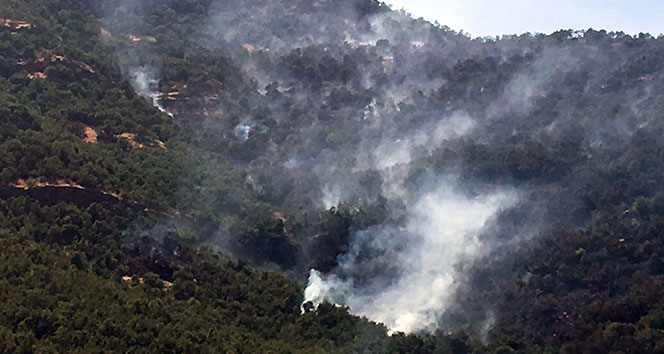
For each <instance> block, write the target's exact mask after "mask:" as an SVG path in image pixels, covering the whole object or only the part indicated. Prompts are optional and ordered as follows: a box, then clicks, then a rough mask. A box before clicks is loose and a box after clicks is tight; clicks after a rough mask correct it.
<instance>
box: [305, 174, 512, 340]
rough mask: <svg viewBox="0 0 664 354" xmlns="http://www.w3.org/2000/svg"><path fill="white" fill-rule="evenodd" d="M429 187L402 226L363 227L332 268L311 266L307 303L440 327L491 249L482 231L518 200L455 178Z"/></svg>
mask: <svg viewBox="0 0 664 354" xmlns="http://www.w3.org/2000/svg"><path fill="white" fill-rule="evenodd" d="M423 189H424V190H423V191H422V192H421V195H420V196H419V197H418V198H415V199H414V200H412V205H409V207H408V215H407V218H406V221H405V223H404V224H403V225H380V226H377V227H372V228H370V229H367V230H363V231H358V232H356V233H355V234H354V235H353V239H352V241H351V243H350V249H349V251H348V252H347V253H346V254H344V255H343V256H342V257H341V258H340V262H339V266H338V268H337V269H336V270H335V271H334V272H333V273H332V274H330V275H327V276H326V277H322V276H321V274H320V273H319V272H317V271H316V270H312V271H311V274H310V277H309V283H308V286H307V289H306V291H305V299H304V301H305V303H306V302H309V301H310V302H312V303H313V304H314V305H318V304H319V303H320V302H322V301H324V300H328V301H331V302H335V303H340V304H343V305H346V306H349V307H350V309H351V311H353V313H356V314H359V315H363V316H367V317H368V318H370V319H372V320H375V321H380V322H383V323H384V324H385V325H386V326H387V327H388V328H390V329H391V330H392V331H403V332H413V331H421V330H432V329H435V328H436V326H437V321H438V319H439V318H440V316H441V315H442V313H443V312H444V311H445V308H446V307H447V306H448V305H449V302H450V298H451V295H452V294H453V293H454V291H455V288H456V287H457V286H459V280H460V275H461V274H463V273H464V269H465V267H467V266H468V265H469V264H471V263H472V261H473V260H475V259H476V258H477V257H478V256H480V255H484V254H487V252H488V249H487V246H488V245H487V244H485V243H483V242H482V239H481V236H482V233H483V232H484V231H485V230H487V229H488V228H490V227H491V226H492V225H493V223H494V222H495V216H496V214H497V213H499V212H500V211H502V210H504V209H505V208H509V207H510V206H511V205H513V204H514V203H516V200H517V198H516V194H515V192H514V191H512V190H510V189H505V190H498V191H492V192H489V193H488V194H479V195H467V194H463V193H462V192H460V190H461V189H462V188H461V187H460V186H459V185H458V181H455V180H454V179H452V178H451V177H448V178H442V179H440V180H437V181H435V182H433V181H432V182H431V183H429V184H428V185H426V186H425V187H423ZM461 278H465V276H462V277H461Z"/></svg>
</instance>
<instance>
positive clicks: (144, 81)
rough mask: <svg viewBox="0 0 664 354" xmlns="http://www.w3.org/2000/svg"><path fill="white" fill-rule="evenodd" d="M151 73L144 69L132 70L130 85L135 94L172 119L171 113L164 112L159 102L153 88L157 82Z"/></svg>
mask: <svg viewBox="0 0 664 354" xmlns="http://www.w3.org/2000/svg"><path fill="white" fill-rule="evenodd" d="M151 72H152V70H150V69H148V68H144V67H141V68H137V69H134V70H132V72H131V85H132V87H133V88H134V90H136V93H138V94H139V95H141V96H143V97H145V98H147V99H149V100H150V101H151V102H152V105H153V106H155V107H157V109H159V110H160V111H162V112H164V113H166V114H168V115H169V116H171V117H172V116H173V113H171V112H169V111H168V110H166V108H164V106H162V105H161V103H160V102H159V91H158V90H156V88H155V87H156V86H157V85H158V84H159V81H158V80H157V79H155V77H154V75H153V74H152V73H151Z"/></svg>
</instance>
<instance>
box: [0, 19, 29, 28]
mask: <svg viewBox="0 0 664 354" xmlns="http://www.w3.org/2000/svg"><path fill="white" fill-rule="evenodd" d="M0 25H2V26H4V27H7V28H9V29H12V30H22V29H29V28H32V24H31V23H29V22H26V21H17V20H12V19H9V18H0Z"/></svg>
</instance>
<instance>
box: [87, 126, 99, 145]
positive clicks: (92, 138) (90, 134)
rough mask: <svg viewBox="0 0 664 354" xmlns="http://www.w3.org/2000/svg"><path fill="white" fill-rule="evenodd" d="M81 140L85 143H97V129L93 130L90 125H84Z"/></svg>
mask: <svg viewBox="0 0 664 354" xmlns="http://www.w3.org/2000/svg"><path fill="white" fill-rule="evenodd" d="M83 134H84V136H83V141H85V142H86V143H90V144H96V143H97V136H98V134H97V131H96V130H94V128H92V127H85V132H84V133H83Z"/></svg>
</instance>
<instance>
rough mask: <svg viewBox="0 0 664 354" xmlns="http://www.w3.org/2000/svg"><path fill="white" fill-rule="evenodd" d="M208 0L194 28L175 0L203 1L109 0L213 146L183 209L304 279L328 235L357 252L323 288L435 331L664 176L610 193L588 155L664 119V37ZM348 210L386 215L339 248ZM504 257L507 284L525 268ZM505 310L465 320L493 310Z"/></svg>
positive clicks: (129, 49) (110, 19) (204, 153)
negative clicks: (321, 223)
mask: <svg viewBox="0 0 664 354" xmlns="http://www.w3.org/2000/svg"><path fill="white" fill-rule="evenodd" d="M204 3H205V4H206V5H205V7H204V8H203V7H200V8H198V7H195V8H191V9H189V8H187V9H186V11H184V12H186V13H188V14H189V15H190V16H192V17H193V18H195V19H196V22H195V25H192V26H191V27H190V28H187V31H186V32H177V30H180V31H182V27H175V26H171V25H170V24H173V23H177V21H178V17H177V16H176V15H175V14H174V13H172V12H169V11H168V6H184V7H186V5H177V4H175V3H174V2H169V1H153V2H141V3H140V4H134V3H133V2H125V3H115V4H109V3H107V4H104V5H103V7H104V11H106V13H107V14H108V16H107V20H106V23H105V25H104V26H105V30H108V31H109V32H110V33H112V36H113V39H112V41H115V42H116V43H115V45H116V46H117V47H118V48H119V49H118V52H119V56H120V57H121V58H123V59H121V65H122V66H123V68H124V70H125V72H126V73H127V75H128V78H129V79H130V80H131V81H132V83H133V85H134V89H135V90H136V91H137V92H138V93H139V94H141V95H143V96H149V97H153V98H154V97H157V96H156V95H155V94H156V93H161V95H159V96H158V98H157V99H155V104H156V105H158V107H160V109H162V110H167V111H168V112H172V113H173V114H174V119H176V120H177V121H178V124H179V125H180V126H181V129H182V130H183V131H184V132H185V133H186V134H189V139H191V141H192V142H193V143H194V145H195V146H196V147H197V149H199V150H197V152H196V153H195V154H192V157H191V159H190V161H188V162H187V163H188V164H189V165H190V166H191V168H189V169H188V171H189V172H190V173H191V176H185V180H187V181H188V182H183V183H185V184H184V185H183V189H186V190H187V191H188V193H191V192H190V190H196V193H199V194H197V197H189V198H185V197H183V200H182V201H181V208H182V211H183V214H189V215H194V216H196V217H198V218H199V219H202V220H204V221H205V223H204V225H206V227H207V228H208V229H206V230H207V231H209V233H210V234H212V235H216V238H215V237H212V238H211V240H210V241H211V242H213V243H215V242H216V243H218V244H223V245H224V247H228V248H229V249H230V250H231V251H232V252H235V253H236V254H238V255H240V256H246V257H248V258H252V257H253V259H254V260H255V261H257V262H259V263H261V262H262V261H264V263H262V264H263V265H266V264H267V266H269V267H272V266H273V267H274V268H283V269H287V270H288V271H289V272H290V273H289V274H291V275H293V276H295V277H299V278H300V279H302V277H303V276H306V274H307V272H308V271H309V268H310V266H312V265H314V266H315V265H316V264H317V263H316V262H315V260H316V257H318V254H316V252H318V251H316V250H317V249H319V248H324V247H323V246H325V245H326V244H327V243H325V242H328V241H329V243H331V244H334V246H335V247H336V248H338V249H339V250H340V251H339V252H337V253H339V255H338V257H337V258H336V263H337V264H336V265H334V266H331V267H327V268H328V269H326V271H328V272H326V274H324V273H321V272H318V271H312V272H311V273H310V277H309V286H308V288H307V290H306V292H305V302H307V301H311V302H313V303H314V304H316V303H319V302H320V301H323V300H324V299H328V300H330V301H333V302H336V303H339V304H344V305H347V306H350V308H351V310H352V311H354V312H356V313H358V314H362V315H366V316H367V317H369V318H370V319H372V320H376V321H382V322H384V323H385V324H386V325H387V326H388V327H390V328H391V329H393V330H395V331H407V332H410V331H418V330H433V329H436V328H438V327H439V326H440V323H439V319H440V318H441V317H444V318H448V319H450V321H452V320H451V319H452V318H456V319H457V320H459V317H458V316H457V317H454V316H451V315H450V314H449V313H448V314H447V315H446V312H454V311H457V309H458V306H460V305H459V304H461V303H462V302H459V301H458V300H459V299H458V296H459V295H458V294H459V293H461V294H463V293H465V292H466V291H467V289H470V285H468V284H474V283H473V282H474V281H476V279H474V278H473V277H474V274H475V272H476V271H477V268H478V267H480V268H481V266H482V264H489V263H491V262H492V261H494V260H497V259H504V258H502V257H505V255H506V254H510V253H511V252H515V251H516V250H518V248H519V247H520V245H521V244H522V243H523V241H524V240H528V239H530V238H533V237H535V236H537V235H538V234H540V233H542V232H545V231H547V230H551V229H552V228H553V227H554V226H557V225H560V224H563V225H566V226H578V225H580V224H582V223H584V222H585V221H586V220H587V219H588V218H589V217H590V213H591V211H592V210H594V208H595V207H596V205H598V203H599V202H598V201H599V200H601V199H602V198H612V197H615V196H616V195H617V194H620V193H623V194H624V195H625V196H631V195H632V194H634V193H636V192H635V190H634V189H637V188H638V192H644V191H645V192H644V193H646V194H647V193H649V192H648V191H649V190H652V191H653V192H654V191H655V190H656V189H657V188H658V187H656V182H655V180H653V181H651V182H649V184H647V185H645V186H639V187H637V186H632V185H626V186H625V188H624V189H623V190H620V191H617V190H615V189H610V188H608V187H606V186H605V185H603V184H602V181H599V182H598V181H597V180H596V179H593V178H595V177H591V174H590V172H588V168H587V166H588V165H593V166H597V169H598V170H599V171H593V173H596V175H602V173H608V171H609V170H610V169H611V168H612V166H611V165H609V164H605V163H603V162H604V161H607V160H610V159H611V158H612V156H613V154H615V151H616V150H619V149H620V147H621V146H625V145H627V144H632V143H633V140H634V139H637V138H638V136H639V134H646V131H647V132H652V131H654V129H655V128H656V127H653V126H652V125H656V124H660V125H661V123H657V122H656V121H655V120H654V117H653V112H654V107H656V106H658V105H662V103H663V102H664V100H663V99H662V97H661V96H660V95H659V93H658V92H662V90H661V89H662V87H661V86H662V84H661V82H662V80H658V79H661V77H659V76H658V77H651V76H648V75H645V76H644V75H641V74H642V70H639V71H638V75H637V71H635V70H633V69H631V67H632V66H633V65H640V66H642V68H643V67H647V68H648V69H647V71H649V72H652V73H659V72H660V71H658V70H659V69H661V68H660V67H659V66H660V64H658V63H654V62H649V61H647V60H645V59H643V62H639V60H640V59H639V58H641V57H643V58H646V56H647V55H652V54H653V53H658V51H661V47H662V44H661V43H660V42H661V41H658V40H655V39H652V38H649V37H645V36H644V37H643V38H632V37H629V36H624V35H622V34H615V33H612V34H607V33H604V32H597V31H587V32H585V33H574V32H571V31H560V32H556V33H554V34H552V35H550V36H544V35H538V36H526V35H524V36H519V37H517V36H513V37H506V38H503V39H501V40H488V39H477V40H471V39H469V38H466V37H464V36H462V35H459V34H457V33H454V32H451V31H449V30H447V29H446V28H441V27H436V26H433V25H431V24H429V23H426V22H424V21H420V20H413V19H412V18H410V17H409V16H407V15H406V14H404V13H400V12H393V11H391V10H389V9H387V8H386V7H385V6H382V5H379V4H377V3H375V2H372V1H363V0H355V1H347V2H344V3H343V5H340V4H339V3H338V2H333V1H293V2H279V1H276V2H275V1H258V0H255V1H239V2H227V1H207V2H204ZM134 12H136V13H137V14H138V15H133V13H134ZM130 13H132V14H131V15H130ZM146 22H149V23H151V24H154V23H153V22H155V23H160V24H161V25H160V26H144V24H145V23H146ZM155 27H158V28H160V29H161V30H160V31H157V32H150V33H147V32H144V31H145V29H146V28H155ZM176 28H177V30H176ZM129 35H131V36H132V37H129ZM151 38H154V41H153V40H151ZM185 48H194V49H192V50H191V52H187V51H185ZM634 62H636V63H637V64H634ZM182 67H187V68H189V69H191V68H197V69H196V70H190V71H189V72H190V73H189V74H187V75H185V74H183V72H182V70H180V68H182ZM145 68H154V69H151V70H146V69H145ZM199 68H200V69H199ZM153 73H159V74H160V75H161V77H155V78H154V79H153V78H151V77H150V76H149V75H150V74H153ZM192 73H193V74H192ZM657 75H660V74H657ZM618 89H620V90H621V91H620V94H618V93H617V90H618ZM657 129H661V126H659V127H658V128H657ZM596 175H595V176H596ZM591 182H592V183H591ZM189 183H190V184H189ZM605 187H606V188H605ZM648 188H650V189H648ZM256 205H258V206H256ZM330 208H334V209H333V210H350V211H349V214H350V215H351V217H355V218H357V219H360V218H361V216H362V215H363V214H362V211H363V210H375V209H379V210H382V212H381V214H380V217H375V218H370V217H367V219H370V220H371V222H366V223H362V222H357V223H356V224H352V226H351V227H347V228H346V229H347V230H349V235H348V239H347V240H342V241H343V242H337V240H336V239H335V237H332V236H330V234H331V233H328V234H325V233H324V232H322V231H320V230H319V229H316V228H313V227H308V226H306V225H305V224H306V222H305V221H302V220H309V219H307V218H312V214H315V213H324V210H326V209H330ZM372 208H373V209H372ZM265 210H267V212H265ZM257 211H261V212H265V213H267V214H269V215H272V216H273V217H271V220H270V222H271V223H268V222H265V223H264V224H266V225H267V226H261V227H260V228H258V229H259V230H258V231H256V230H255V229H256V228H255V227H254V226H253V225H252V226H251V227H249V226H247V224H248V223H249V222H250V221H253V219H252V215H254V214H257V213H258V212H257ZM358 215H359V216H358ZM376 219H378V220H376ZM210 225H212V226H210ZM238 225H239V226H238ZM261 225H263V224H261ZM303 225H305V226H303ZM255 234H258V235H259V236H258V237H254V235H255ZM266 235H267V236H266ZM265 238H268V239H269V240H268V241H265V243H261V242H263V241H262V240H263V239H265ZM339 238H342V237H339ZM325 240H327V241H325ZM257 245H263V246H265V245H267V246H265V247H264V248H269V249H270V250H268V251H265V253H260V252H258V251H256V249H258V248H260V247H259V246H257ZM321 245H323V246H321ZM243 247H244V248H243ZM252 247H253V248H252ZM261 247H262V246H261ZM270 252H272V253H270ZM280 253H281V255H280ZM284 255H285V256H284ZM333 256H334V257H336V256H337V254H336V253H334V254H333ZM289 262H292V263H289ZM275 264H276V266H275ZM507 268H508V267H507ZM492 271H493V272H494V273H493V274H492V276H493V277H494V280H495V282H496V283H500V282H514V281H515V279H517V278H519V277H521V276H522V274H523V272H524V271H525V270H523V269H504V268H496V269H495V270H492ZM485 285H486V286H487V287H489V286H492V284H485ZM473 286H475V285H473ZM306 306H308V305H307V304H305V307H306ZM483 306H485V307H483ZM491 306H493V304H492V303H487V304H485V305H478V307H479V308H481V309H480V310H479V311H478V313H479V314H477V316H478V317H473V318H466V319H463V318H462V319H461V320H467V321H468V322H476V323H477V322H478V321H479V322H482V321H484V320H487V319H488V318H489V317H490V316H488V315H487V314H489V313H490V310H491ZM469 312H470V311H469ZM468 316H470V315H468ZM473 316H474V315H473ZM446 325H449V323H446V324H443V327H445V326H446Z"/></svg>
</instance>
